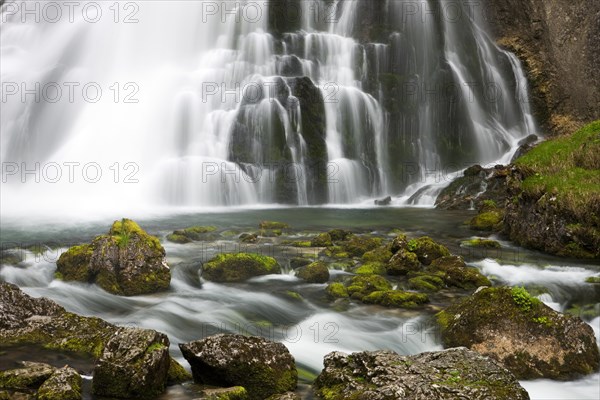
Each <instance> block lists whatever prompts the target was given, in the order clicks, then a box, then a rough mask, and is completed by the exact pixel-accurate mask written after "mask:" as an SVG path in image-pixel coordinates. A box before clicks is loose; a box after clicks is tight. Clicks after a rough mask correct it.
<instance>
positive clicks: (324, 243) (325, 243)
mask: <svg viewBox="0 0 600 400" xmlns="http://www.w3.org/2000/svg"><path fill="white" fill-rule="evenodd" d="M310 245H311V247H329V246H332V245H333V242H332V241H331V236H330V235H329V233H320V234H318V235H317V236H315V237H314V238H313V239H312V240H311V241H310Z"/></svg>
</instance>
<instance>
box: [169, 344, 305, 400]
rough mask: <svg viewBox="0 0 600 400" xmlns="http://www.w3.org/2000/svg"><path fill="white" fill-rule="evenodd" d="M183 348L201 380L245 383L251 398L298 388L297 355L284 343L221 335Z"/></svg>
mask: <svg viewBox="0 0 600 400" xmlns="http://www.w3.org/2000/svg"><path fill="white" fill-rule="evenodd" d="M179 348H180V349H181V352H182V353H183V356H184V357H185V359H186V360H188V362H189V363H190V365H191V366H192V374H193V376H194V380H195V381H196V382H198V383H204V384H209V385H216V386H243V387H244V388H246V391H247V392H248V396H249V397H248V398H249V399H250V400H263V399H266V398H268V397H269V396H271V395H274V394H278V393H285V392H288V391H293V390H294V389H295V388H296V384H297V381H298V372H297V371H296V365H295V361H294V357H292V355H291V354H290V352H289V351H288V349H287V348H286V347H285V346H284V345H283V344H281V343H274V342H270V341H268V340H266V339H263V338H260V337H248V336H242V335H225V334H221V335H215V336H210V337H207V338H205V339H202V340H198V341H195V342H190V343H185V344H180V345H179Z"/></svg>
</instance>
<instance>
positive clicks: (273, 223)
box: [258, 221, 290, 229]
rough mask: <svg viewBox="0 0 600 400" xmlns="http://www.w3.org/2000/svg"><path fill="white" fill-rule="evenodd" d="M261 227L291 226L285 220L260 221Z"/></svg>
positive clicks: (259, 226)
mask: <svg viewBox="0 0 600 400" xmlns="http://www.w3.org/2000/svg"><path fill="white" fill-rule="evenodd" d="M258 228H259V229H290V226H289V225H288V224H286V223H284V222H276V221H260V223H259V224H258Z"/></svg>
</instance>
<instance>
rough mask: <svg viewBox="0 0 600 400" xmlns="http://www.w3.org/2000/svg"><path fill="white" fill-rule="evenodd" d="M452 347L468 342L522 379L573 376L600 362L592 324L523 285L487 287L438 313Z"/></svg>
mask: <svg viewBox="0 0 600 400" xmlns="http://www.w3.org/2000/svg"><path fill="white" fill-rule="evenodd" d="M437 321H438V323H439V324H440V326H441V328H442V340H443V342H444V345H445V346H446V347H455V346H466V347H468V348H470V349H472V350H475V351H477V352H479V353H481V354H483V355H486V356H489V357H492V358H494V359H496V360H498V361H499V362H501V363H502V364H503V365H504V366H505V367H506V368H507V369H509V370H510V371H511V372H513V373H514V374H515V376H517V377H518V378H519V379H536V378H552V379H571V378H574V377H577V376H578V375H581V374H590V373H592V372H594V371H597V370H598V367H599V366H600V354H599V352H598V345H597V343H596V338H595V336H594V331H593V330H592V328H591V327H590V326H589V325H587V324H586V323H584V322H583V321H582V320H581V319H579V318H577V317H573V316H570V315H567V314H561V313H558V312H556V311H554V310H552V309H551V308H550V307H548V306H546V305H545V304H543V303H542V302H541V301H540V300H538V299H537V298H533V297H531V296H530V295H529V294H528V293H527V292H526V291H525V289H523V288H512V289H511V288H505V287H502V288H485V289H482V290H479V291H478V292H476V293H475V294H474V295H472V296H470V297H468V298H465V299H463V300H462V301H459V302H458V303H456V304H454V305H452V306H450V307H448V308H447V309H446V310H444V311H442V312H440V313H438V314H437Z"/></svg>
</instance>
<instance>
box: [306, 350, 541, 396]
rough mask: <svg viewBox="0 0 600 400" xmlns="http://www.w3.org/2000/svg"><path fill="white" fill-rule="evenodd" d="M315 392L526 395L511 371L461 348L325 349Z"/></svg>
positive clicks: (335, 393) (366, 394)
mask: <svg viewBox="0 0 600 400" xmlns="http://www.w3.org/2000/svg"><path fill="white" fill-rule="evenodd" d="M315 393H316V394H317V396H318V398H321V399H327V400H345V399H362V400H397V399H406V400H417V399H428V400H441V399H447V400H450V399H469V400H525V399H529V395H528V394H527V392H526V391H525V389H523V388H522V387H521V386H520V385H519V382H517V380H516V379H515V377H514V376H513V375H512V374H511V373H510V372H508V371H507V370H506V369H504V368H503V367H501V366H500V365H499V364H498V363H496V362H495V361H493V360H490V359H489V358H487V357H483V356H481V355H479V354H477V353H475V352H473V351H470V350H467V349H465V348H457V349H449V350H446V351H440V352H433V353H421V354H418V355H415V356H401V355H399V354H396V353H394V352H391V351H375V352H362V353H353V354H350V355H348V354H344V353H339V352H334V353H329V354H328V355H327V356H325V368H324V369H323V371H322V372H321V374H320V375H319V376H318V378H317V380H316V381H315Z"/></svg>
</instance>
